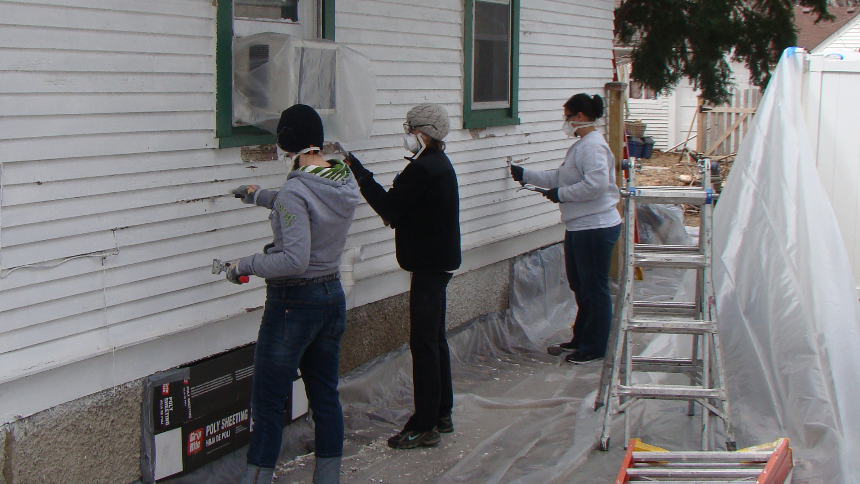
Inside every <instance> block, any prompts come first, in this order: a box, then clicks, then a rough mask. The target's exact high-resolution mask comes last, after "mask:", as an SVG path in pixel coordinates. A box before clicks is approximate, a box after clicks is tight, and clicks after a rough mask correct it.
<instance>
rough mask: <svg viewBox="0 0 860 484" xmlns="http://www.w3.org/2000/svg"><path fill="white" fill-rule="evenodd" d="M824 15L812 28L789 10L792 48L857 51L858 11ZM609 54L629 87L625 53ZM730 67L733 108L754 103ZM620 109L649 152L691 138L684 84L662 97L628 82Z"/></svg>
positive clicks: (737, 69) (810, 18) (691, 92)
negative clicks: (641, 130)
mask: <svg viewBox="0 0 860 484" xmlns="http://www.w3.org/2000/svg"><path fill="white" fill-rule="evenodd" d="M828 10H829V11H830V13H832V14H833V15H834V16H835V17H836V20H834V21H832V22H819V23H817V24H816V23H815V19H816V18H817V17H816V16H815V14H813V13H812V12H811V9H809V8H805V7H795V9H794V16H795V25H796V26H797V29H798V35H797V45H798V46H799V47H803V48H804V49H806V50H807V51H809V52H812V53H820V52H825V53H829V52H838V51H840V50H852V51H857V50H858V49H860V15H858V14H860V7H828ZM615 53H616V62H617V71H618V76H619V80H621V81H623V82H629V79H630V75H631V64H630V57H629V55H630V49H629V48H624V47H616V48H615ZM730 64H731V66H732V71H733V72H734V82H735V89H736V92H737V96H738V97H739V100H738V104H744V103H745V99H750V98H756V97H757V95H756V94H755V93H754V92H753V91H757V90H758V88H756V87H755V86H753V85H751V84H750V81H749V71H748V70H747V68H746V67H745V66H744V65H743V64H741V63H737V62H730ZM626 106H627V112H626V118H627V119H630V120H642V121H643V122H644V123H646V124H647V128H646V131H645V136H650V137H652V138H653V139H654V147H655V148H658V149H664V150H665V149H668V148H673V147H675V146H676V145H677V144H679V143H684V141H685V140H686V139H687V137H688V133H689V134H690V136H695V135H696V125H695V121H694V118H695V116H696V112H697V106H698V93H697V91H696V89H694V88H693V86H692V84H690V83H689V82H688V81H687V80H686V79H685V80H682V81H681V82H680V83H679V84H678V86H677V87H676V88H675V90H673V91H672V92H670V93H668V94H655V93H653V92H648V91H647V90H646V89H644V88H642V87H641V86H639V85H638V84H637V83H635V82H629V86H628V91H627V101H626ZM691 127H692V130H691ZM689 146H691V147H693V148H695V146H696V140H695V138H693V139H692V140H691V141H690V143H689Z"/></svg>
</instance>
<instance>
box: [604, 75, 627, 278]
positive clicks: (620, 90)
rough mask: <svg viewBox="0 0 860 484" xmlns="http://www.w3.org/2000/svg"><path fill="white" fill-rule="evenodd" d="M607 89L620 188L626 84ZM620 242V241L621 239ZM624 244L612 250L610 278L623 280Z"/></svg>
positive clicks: (620, 83)
mask: <svg viewBox="0 0 860 484" xmlns="http://www.w3.org/2000/svg"><path fill="white" fill-rule="evenodd" d="M604 88H605V89H606V98H607V101H608V108H609V109H608V111H609V121H608V128H609V149H611V150H612V155H613V156H615V183H616V184H617V185H618V187H619V188H621V186H622V185H623V184H624V172H623V170H622V169H621V160H622V158H623V156H624V116H623V113H624V111H623V109H624V96H623V94H624V92H625V91H626V90H627V83H626V82H607V83H606V85H605V86H604ZM618 211H619V212H620V211H621V202H619V203H618ZM619 240H620V239H619ZM621 247H622V244H620V243H617V242H616V244H615V248H613V249H612V263H611V265H610V267H609V277H614V278H616V279H621V269H622V267H623V264H622V256H623V254H621Z"/></svg>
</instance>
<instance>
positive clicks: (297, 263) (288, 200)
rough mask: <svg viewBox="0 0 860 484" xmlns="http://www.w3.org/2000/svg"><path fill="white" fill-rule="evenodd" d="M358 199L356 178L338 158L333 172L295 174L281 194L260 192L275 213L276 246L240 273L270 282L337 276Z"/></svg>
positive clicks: (259, 199) (260, 201) (246, 261)
mask: <svg viewBox="0 0 860 484" xmlns="http://www.w3.org/2000/svg"><path fill="white" fill-rule="evenodd" d="M305 170H307V171H305ZM311 171H313V172H314V173H311ZM358 201H359V192H358V185H357V184H356V182H355V178H354V177H353V175H352V173H351V172H350V171H349V169H348V168H346V166H345V165H343V164H341V163H340V162H337V161H335V160H332V169H325V168H319V167H305V168H304V169H303V170H293V171H292V172H290V174H289V175H288V176H287V181H286V183H284V185H283V186H282V187H281V189H280V190H274V189H270V190H259V191H258V192H257V195H256V199H255V203H256V204H257V205H259V206H261V207H266V208H268V209H271V210H272V212H271V213H270V214H269V220H270V221H271V223H272V233H273V234H274V237H275V240H274V246H272V247H268V248H267V250H266V253H264V254H254V255H252V256H249V257H245V258H243V259H242V260H240V261H239V273H240V274H243V275H251V274H253V275H256V276H258V277H262V278H265V279H287V278H295V277H301V278H311V277H319V276H326V275H329V274H334V273H335V272H337V269H338V266H339V265H340V258H341V254H342V253H343V248H344V245H345V244H346V235H347V232H348V231H349V227H350V225H351V224H352V217H353V215H354V214H355V207H356V205H358Z"/></svg>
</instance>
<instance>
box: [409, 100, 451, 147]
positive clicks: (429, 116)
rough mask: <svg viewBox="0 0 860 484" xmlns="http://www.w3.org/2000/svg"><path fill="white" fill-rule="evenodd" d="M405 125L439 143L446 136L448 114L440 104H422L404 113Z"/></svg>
mask: <svg viewBox="0 0 860 484" xmlns="http://www.w3.org/2000/svg"><path fill="white" fill-rule="evenodd" d="M406 123H407V124H409V125H410V126H412V127H413V128H415V129H417V130H418V131H421V132H422V133H424V134H426V135H427V136H429V137H431V138H433V139H436V140H439V141H442V140H443V139H444V138H445V136H448V130H449V127H448V112H447V111H445V107H444V106H442V105H441V104H431V103H424V104H419V105H417V106H415V107H414V108H412V109H410V110H409V112H408V113H406Z"/></svg>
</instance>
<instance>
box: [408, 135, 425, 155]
mask: <svg viewBox="0 0 860 484" xmlns="http://www.w3.org/2000/svg"><path fill="white" fill-rule="evenodd" d="M403 147H404V148H406V149H407V150H409V151H410V152H411V153H414V154H415V156H416V157H417V156H418V155H419V154H421V152H422V151H424V148H425V147H426V145H425V144H424V140H422V139H421V137H420V136H418V135H417V134H404V135H403Z"/></svg>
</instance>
